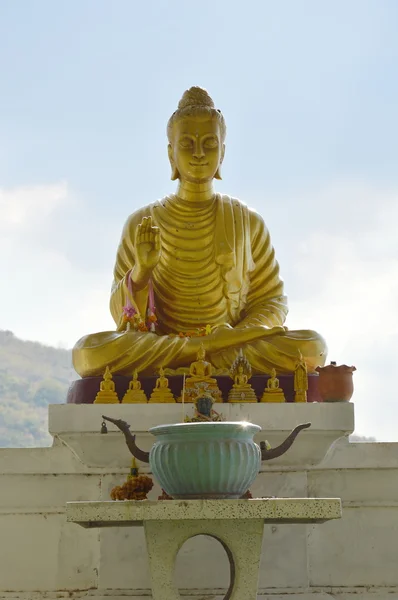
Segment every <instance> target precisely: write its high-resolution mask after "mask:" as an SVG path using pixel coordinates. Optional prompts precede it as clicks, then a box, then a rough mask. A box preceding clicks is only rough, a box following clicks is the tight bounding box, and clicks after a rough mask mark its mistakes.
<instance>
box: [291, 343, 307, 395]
mask: <svg viewBox="0 0 398 600" xmlns="http://www.w3.org/2000/svg"><path fill="white" fill-rule="evenodd" d="M307 390H308V373H307V363H306V362H305V360H304V358H303V356H302V354H301V353H300V355H299V358H298V359H297V360H296V364H295V367H294V392H295V394H294V401H295V402H307Z"/></svg>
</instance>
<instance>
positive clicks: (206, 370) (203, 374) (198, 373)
mask: <svg viewBox="0 0 398 600" xmlns="http://www.w3.org/2000/svg"><path fill="white" fill-rule="evenodd" d="M205 358H206V351H205V348H204V345H203V344H201V346H200V348H199V351H198V353H197V356H196V360H195V361H194V362H193V363H192V364H191V366H190V367H189V375H190V377H187V378H186V381H185V397H184V401H185V402H195V400H196V398H197V396H198V395H199V394H200V393H202V392H203V391H204V390H206V391H207V392H208V393H209V394H210V395H211V396H212V397H213V398H214V401H215V402H222V395H221V391H220V390H219V388H218V383H217V379H214V378H213V377H212V376H211V375H212V372H213V367H212V366H211V364H210V363H209V362H208V361H207V360H205Z"/></svg>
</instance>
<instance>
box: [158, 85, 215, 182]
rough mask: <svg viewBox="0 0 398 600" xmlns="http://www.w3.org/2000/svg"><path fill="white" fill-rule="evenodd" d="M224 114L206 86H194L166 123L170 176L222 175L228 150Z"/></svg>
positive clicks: (208, 178)
mask: <svg viewBox="0 0 398 600" xmlns="http://www.w3.org/2000/svg"><path fill="white" fill-rule="evenodd" d="M225 135H226V127H225V121H224V117H223V115H222V113H221V111H220V110H218V109H216V108H215V106H214V102H213V100H212V99H211V98H210V96H209V94H208V93H207V91H206V90H204V89H203V88H200V87H191V88H190V89H189V90H187V91H186V92H184V94H183V96H182V98H181V100H180V102H179V103H178V109H177V110H176V111H175V112H174V113H173V114H172V115H171V117H170V119H169V122H168V125H167V137H168V140H169V145H168V153H169V160H170V164H171V170H172V175H171V178H172V179H173V180H174V179H181V180H182V181H188V182H192V183H206V182H209V181H211V180H212V179H213V178H216V179H221V175H220V166H221V163H222V161H223V158H224V152H225V145H224V141H225Z"/></svg>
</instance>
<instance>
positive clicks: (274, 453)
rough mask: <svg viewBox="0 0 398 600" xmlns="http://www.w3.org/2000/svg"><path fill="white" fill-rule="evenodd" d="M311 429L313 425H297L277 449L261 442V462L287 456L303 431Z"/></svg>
mask: <svg viewBox="0 0 398 600" xmlns="http://www.w3.org/2000/svg"><path fill="white" fill-rule="evenodd" d="M308 427H311V423H303V424H302V425H297V427H295V428H294V429H293V431H292V432H291V433H290V434H289V435H288V436H287V438H286V439H285V441H284V442H282V443H281V444H280V445H279V446H277V447H276V448H267V444H266V443H265V442H260V449H261V460H270V459H271V458H277V457H278V456H282V454H285V452H287V451H288V450H289V448H290V446H291V445H292V444H293V442H294V440H295V439H296V437H297V436H298V434H299V433H300V431H302V430H303V429H308Z"/></svg>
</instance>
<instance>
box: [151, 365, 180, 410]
mask: <svg viewBox="0 0 398 600" xmlns="http://www.w3.org/2000/svg"><path fill="white" fill-rule="evenodd" d="M148 402H151V403H154V402H159V403H170V402H175V399H174V396H173V394H172V393H171V390H170V389H169V380H168V379H167V377H165V376H164V369H163V367H160V369H159V377H158V379H157V380H156V384H155V387H154V389H153V391H152V394H151V397H150V398H149V400H148Z"/></svg>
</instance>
